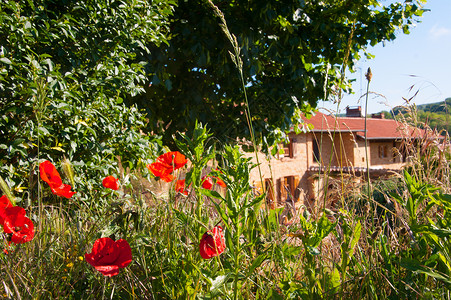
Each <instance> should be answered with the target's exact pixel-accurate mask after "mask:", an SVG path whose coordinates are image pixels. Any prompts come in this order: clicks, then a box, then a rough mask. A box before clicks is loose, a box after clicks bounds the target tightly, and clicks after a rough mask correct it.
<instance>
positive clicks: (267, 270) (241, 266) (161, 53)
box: [0, 0, 451, 299]
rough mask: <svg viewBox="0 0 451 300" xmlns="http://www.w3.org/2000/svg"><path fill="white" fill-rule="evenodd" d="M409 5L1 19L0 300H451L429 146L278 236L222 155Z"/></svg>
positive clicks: (71, 9)
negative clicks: (386, 176)
mask: <svg viewBox="0 0 451 300" xmlns="http://www.w3.org/2000/svg"><path fill="white" fill-rule="evenodd" d="M423 2H424V1H405V2H403V3H394V4H391V5H389V6H387V7H385V6H378V3H377V2H376V1H370V0H366V1H363V0H360V1H354V2H352V3H351V2H337V1H318V2H315V3H309V2H307V1H299V2H296V3H291V2H290V3H278V2H277V3H276V2H266V3H263V4H262V2H261V1H255V2H252V1H250V2H249V1H248V2H246V3H245V2H241V1H231V2H230V1H229V2H227V3H225V2H219V3H218V6H214V5H212V4H213V3H211V2H201V3H195V4H193V3H188V2H183V1H180V2H174V1H170V0H167V1H160V2H158V3H157V2H154V1H151V2H147V1H141V0H135V1H102V0H94V1H89V2H84V1H63V2H55V1H50V0H40V1H3V2H2V4H1V5H0V19H1V22H0V24H1V25H0V37H1V38H2V45H1V46H0V116H1V118H0V132H1V135H0V153H1V158H0V189H1V191H2V196H1V197H0V225H1V226H0V230H1V229H3V230H2V235H1V243H2V244H1V247H2V249H3V251H2V252H0V280H1V282H2V284H1V288H0V295H1V297H2V298H5V299H41V298H42V299H47V298H49V299H60V298H69V299H106V298H110V299H196V298H201V299H218V298H219V299H263V298H264V299H299V298H301V299H318V298H334V297H335V298H384V299H385V298H392V299H398V298H405V299H410V298H415V297H416V298H450V297H451V295H450V290H451V278H450V276H451V267H450V262H451V258H450V256H451V253H450V249H451V245H450V240H449V239H450V231H451V227H450V226H451V224H450V222H449V220H450V218H451V215H450V214H451V201H450V198H451V196H450V179H449V170H450V166H449V149H448V148H447V147H445V146H446V145H444V144H441V143H442V142H443V140H438V141H436V142H434V143H432V142H431V141H429V140H427V141H424V142H423V143H417V144H415V145H409V144H407V145H406V146H410V147H415V148H412V151H410V152H407V153H411V154H412V156H411V157H410V158H409V161H410V162H411V165H410V166H409V168H407V169H406V172H404V173H403V174H402V176H399V177H397V178H392V179H391V180H390V181H389V182H385V181H383V182H380V183H379V184H374V185H373V188H372V192H368V193H365V192H362V193H352V194H351V192H355V191H346V192H349V194H342V195H340V199H341V200H342V201H341V203H342V205H341V206H340V207H338V208H333V209H326V208H323V207H319V208H318V209H317V210H315V212H314V213H313V212H309V211H308V210H306V209H300V210H296V214H294V216H293V218H294V219H293V220H294V222H293V223H292V224H291V225H283V222H281V220H280V219H282V218H280V217H281V216H282V215H286V214H285V213H284V209H285V208H284V207H282V208H277V209H269V208H268V207H266V206H265V204H264V199H265V195H264V194H258V193H257V192H256V191H255V190H254V189H253V188H252V187H251V186H250V185H249V176H250V175H249V174H250V171H251V169H252V168H255V167H256V166H255V165H253V164H251V163H250V160H249V159H248V158H245V157H244V156H243V154H242V152H241V149H240V148H239V147H238V146H236V145H233V144H228V143H224V141H226V140H227V138H229V137H230V138H231V139H229V140H228V141H230V140H236V139H237V138H239V137H249V136H251V138H250V140H252V141H253V143H254V146H255V145H257V142H262V141H263V142H264V144H265V145H266V146H269V145H271V144H272V143H273V142H274V141H276V140H277V139H278V138H279V137H283V134H284V133H283V132H284V130H286V129H287V128H289V127H290V126H291V124H293V122H296V121H297V120H296V118H294V116H298V113H299V112H300V111H305V112H306V113H308V112H309V111H310V110H311V109H312V108H314V106H315V104H316V101H317V99H318V98H319V97H320V96H321V95H324V94H325V95H332V94H333V93H332V91H335V92H337V90H338V91H339V90H341V89H346V88H347V83H346V80H345V79H344V73H345V69H346V68H347V67H348V66H351V65H352V59H354V58H357V56H358V51H359V50H361V49H365V48H366V46H367V45H368V43H371V44H375V43H378V42H380V41H382V40H387V39H388V40H392V39H394V37H395V35H394V33H395V30H396V29H397V28H402V29H403V30H404V31H405V32H408V29H409V25H410V24H411V23H412V22H413V19H414V18H415V17H416V16H419V15H421V13H422V10H421V3H423ZM223 12H224V13H223ZM235 17H236V18H235ZM226 20H227V21H228V20H233V21H230V23H229V25H230V31H229V27H228V26H227V24H226ZM184 24H185V25H184ZM186 24H188V25H186ZM221 30H222V31H221ZM234 33H235V34H236V35H234ZM228 50H230V53H229V52H228ZM176 54H177V55H176ZM232 72H237V76H236V78H238V79H236V78H235V76H230V74H231V73H232ZM337 84H338V85H337ZM335 85H337V86H338V88H336V89H335V90H334V89H332V86H335ZM240 87H241V88H240ZM324 90H325V91H324ZM256 99H259V100H258V101H257V100H256ZM260 99H261V101H262V102H260ZM306 99H309V100H306ZM199 104H202V105H199ZM141 108H145V110H144V111H143V110H140V109H141ZM205 111H207V112H208V113H207V114H204V113H205ZM243 119H247V121H244V120H243ZM205 122H208V123H209V125H208V126H207V125H205ZM253 124H254V125H255V132H256V136H253V135H252V133H253V132H254V131H253V130H252V129H253V126H252V125H253ZM151 130H154V131H151ZM168 145H170V146H171V147H170V149H168V147H167V146H168ZM418 147H421V148H418ZM417 149H419V150H418V151H416V150H417ZM170 150H172V151H170ZM162 153H163V154H162ZM160 154H161V155H160ZM362 189H364V187H362Z"/></svg>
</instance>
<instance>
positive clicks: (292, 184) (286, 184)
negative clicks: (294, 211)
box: [278, 176, 299, 203]
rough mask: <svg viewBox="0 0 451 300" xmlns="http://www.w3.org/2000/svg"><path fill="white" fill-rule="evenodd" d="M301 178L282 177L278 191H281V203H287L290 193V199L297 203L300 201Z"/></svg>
mask: <svg viewBox="0 0 451 300" xmlns="http://www.w3.org/2000/svg"><path fill="white" fill-rule="evenodd" d="M298 185H299V176H287V177H282V178H280V179H279V180H278V189H279V203H284V202H285V201H287V200H288V199H289V198H288V193H290V195H289V197H290V198H291V199H293V200H294V201H295V202H296V201H298V199H299V191H298Z"/></svg>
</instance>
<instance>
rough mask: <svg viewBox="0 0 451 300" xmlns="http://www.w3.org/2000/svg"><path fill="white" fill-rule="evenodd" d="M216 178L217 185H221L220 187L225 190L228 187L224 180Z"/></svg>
mask: <svg viewBox="0 0 451 300" xmlns="http://www.w3.org/2000/svg"><path fill="white" fill-rule="evenodd" d="M214 178H216V184H217V185H219V186H220V187H223V188H225V187H227V185H226V184H225V182H224V181H223V180H222V179H219V178H217V177H214Z"/></svg>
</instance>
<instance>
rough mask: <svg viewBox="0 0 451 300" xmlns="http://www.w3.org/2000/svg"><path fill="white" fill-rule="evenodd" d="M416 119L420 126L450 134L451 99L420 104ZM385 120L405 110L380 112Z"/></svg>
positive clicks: (400, 108)
mask: <svg viewBox="0 0 451 300" xmlns="http://www.w3.org/2000/svg"><path fill="white" fill-rule="evenodd" d="M416 108H417V117H418V122H419V123H420V124H428V125H429V127H431V128H437V129H438V130H439V131H440V130H445V131H447V132H448V133H449V132H451V117H450V111H451V98H446V99H445V100H444V101H441V102H436V103H429V104H421V105H418V106H417V107H416ZM382 113H383V114H384V115H385V118H387V119H393V115H394V116H396V115H398V114H400V113H406V109H404V108H402V107H396V108H394V109H393V112H388V111H382Z"/></svg>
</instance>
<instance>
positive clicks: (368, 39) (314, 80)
mask: <svg viewBox="0 0 451 300" xmlns="http://www.w3.org/2000/svg"><path fill="white" fill-rule="evenodd" d="M424 2H425V0H406V1H404V2H394V3H392V4H390V5H382V4H381V3H379V2H378V1H376V0H324V1H307V0H296V1H289V0H285V1H260V0H246V1H242V0H231V1H216V2H215V3H216V5H217V7H218V8H219V9H220V10H221V11H222V12H223V13H224V15H225V19H226V21H227V24H228V28H229V30H230V32H231V33H232V34H234V35H235V36H236V38H237V41H238V44H239V47H240V49H239V50H240V57H241V59H242V61H243V74H244V84H245V86H246V90H247V94H248V97H249V108H250V112H251V116H252V122H253V125H254V128H255V131H256V136H257V138H258V141H259V142H260V143H261V142H263V143H264V144H267V143H269V144H272V143H274V142H275V141H276V140H277V139H279V138H281V137H283V136H284V131H287V130H289V129H290V128H292V127H293V126H294V125H295V124H296V123H297V122H299V121H300V119H299V113H300V112H301V111H302V112H304V113H307V114H308V113H309V112H311V111H312V109H314V108H315V107H316V104H317V102H318V100H320V99H334V98H335V99H336V98H338V97H339V93H340V92H341V91H343V90H344V91H348V89H349V84H348V81H347V80H346V78H345V77H344V74H345V69H346V68H349V69H351V70H352V68H353V65H354V61H355V60H357V59H359V58H360V55H361V53H362V51H363V53H364V54H365V55H368V56H370V54H368V53H367V52H366V50H367V48H368V47H369V46H370V45H376V44H377V43H380V42H383V41H391V40H393V39H395V37H396V33H397V31H398V30H400V29H401V30H402V31H403V32H404V33H409V28H410V26H411V25H412V24H413V23H414V22H415V21H416V18H417V17H419V16H421V15H422V13H423V9H422V8H421V7H422V4H424ZM220 23H221V20H220V19H219V18H218V17H217V16H215V14H214V11H213V9H212V6H211V5H210V4H209V2H208V1H206V0H193V1H191V0H190V1H179V2H178V5H177V7H176V8H175V11H174V14H173V16H172V17H171V19H170V32H171V39H170V40H169V44H168V45H162V46H161V47H151V51H150V53H149V54H148V55H146V57H147V60H148V64H147V65H146V71H147V72H148V75H149V85H148V86H146V87H145V93H143V94H140V95H137V96H136V97H131V98H129V99H128V101H129V103H138V104H139V106H140V107H144V108H145V109H146V110H147V112H148V113H149V117H150V119H151V120H152V122H151V123H150V129H151V130H152V131H153V132H159V133H162V134H163V135H164V137H165V141H167V142H168V141H170V140H172V135H173V134H174V133H175V132H176V131H186V130H189V129H190V128H192V127H193V124H194V123H195V122H196V121H201V122H202V123H208V126H209V127H210V128H211V129H212V130H213V133H214V135H215V136H216V137H217V138H219V139H220V140H223V141H227V140H236V138H249V128H248V126H247V123H246V117H245V115H244V113H243V111H244V103H245V101H244V97H243V88H242V84H241V81H240V76H239V73H238V71H237V68H236V66H235V65H234V63H233V61H232V60H231V58H230V55H229V51H232V52H233V51H234V49H233V48H232V45H231V42H230V40H229V39H228V38H227V37H226V35H225V34H224V32H222V30H221V27H220Z"/></svg>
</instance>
